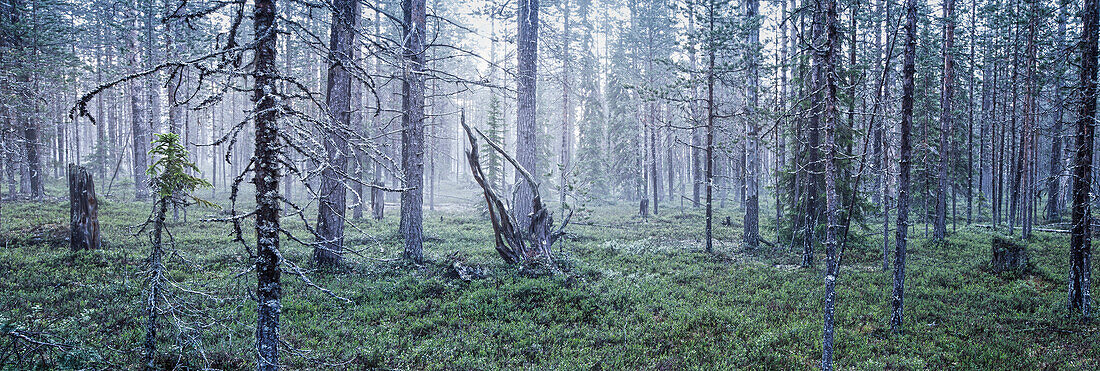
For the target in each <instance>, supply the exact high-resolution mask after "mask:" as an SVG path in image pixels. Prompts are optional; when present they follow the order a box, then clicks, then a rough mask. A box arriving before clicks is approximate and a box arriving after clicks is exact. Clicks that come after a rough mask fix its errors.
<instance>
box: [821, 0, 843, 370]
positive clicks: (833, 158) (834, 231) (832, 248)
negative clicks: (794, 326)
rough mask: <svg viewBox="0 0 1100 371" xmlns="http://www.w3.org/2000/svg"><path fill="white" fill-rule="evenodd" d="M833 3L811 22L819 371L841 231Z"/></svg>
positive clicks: (827, 353) (829, 349) (829, 365)
mask: <svg viewBox="0 0 1100 371" xmlns="http://www.w3.org/2000/svg"><path fill="white" fill-rule="evenodd" d="M836 7H837V5H836V0H819V1H818V3H817V9H816V13H817V14H816V15H815V17H814V18H815V22H814V28H815V29H814V65H815V66H816V69H817V71H816V73H815V75H814V80H815V81H814V87H815V88H816V90H818V91H819V92H820V93H821V94H822V100H821V107H820V108H819V109H815V110H814V112H815V114H816V115H820V120H819V121H820V122H821V128H822V133H823V134H824V138H822V139H823V142H822V144H823V146H822V152H823V154H824V157H823V158H822V160H823V162H824V163H823V164H822V165H823V167H824V170H825V172H824V178H825V223H826V224H825V244H824V248H825V310H824V312H825V314H824V326H823V327H824V331H823V332H824V334H823V336H822V341H821V348H822V354H821V369H822V370H832V369H833V334H834V330H835V329H834V322H835V318H834V317H835V315H836V281H837V277H838V276H839V274H840V272H839V270H840V253H839V251H838V249H837V245H838V238H839V234H840V231H841V228H842V225H841V223H840V213H841V208H842V205H841V203H840V197H839V195H838V194H837V179H836V178H837V176H838V175H839V170H838V169H837V152H838V150H837V144H836V136H837V125H838V116H839V115H838V112H837V74H836V64H837V62H836V59H837V52H836V49H837V48H838V45H839V44H840V36H839V35H840V33H839V31H838V30H837V24H836V23H837V9H836Z"/></svg>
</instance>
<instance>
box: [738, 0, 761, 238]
mask: <svg viewBox="0 0 1100 371" xmlns="http://www.w3.org/2000/svg"><path fill="white" fill-rule="evenodd" d="M745 7H746V12H745V16H746V17H747V18H748V21H749V22H750V24H751V26H750V28H749V34H748V37H747V38H748V40H746V41H747V43H748V51H747V53H748V55H747V57H748V78H749V86H748V88H749V89H748V102H747V104H748V107H747V108H746V110H745V111H746V112H745V114H746V117H747V118H748V128H747V129H748V133H747V134H746V138H745V139H746V140H745V222H744V232H743V233H742V237H741V238H742V244H743V245H744V246H745V249H746V250H748V251H755V250H756V248H757V247H758V245H759V241H760V176H759V173H760V153H759V152H760V125H759V123H758V122H759V121H758V120H759V118H758V117H757V116H756V107H757V104H758V103H759V99H760V98H759V93H758V92H759V90H760V76H759V73H758V71H757V51H756V50H757V44H759V42H760V23H759V21H758V20H757V17H758V16H759V11H760V2H759V0H746V4H745Z"/></svg>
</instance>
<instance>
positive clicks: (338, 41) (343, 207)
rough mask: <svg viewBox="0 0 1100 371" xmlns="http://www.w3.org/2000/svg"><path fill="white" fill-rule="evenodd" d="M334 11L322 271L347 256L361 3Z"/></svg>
mask: <svg viewBox="0 0 1100 371" xmlns="http://www.w3.org/2000/svg"><path fill="white" fill-rule="evenodd" d="M332 9H333V10H332V30H331V33H330V38H329V68H328V83H327V85H326V94H325V96H326V104H327V105H328V115H329V120H328V121H329V123H328V126H327V127H325V130H323V133H322V135H324V138H323V139H322V140H323V141H324V147H325V155H326V159H327V161H328V163H327V164H325V166H324V167H323V168H322V170H321V190H320V195H319V196H320V199H319V200H318V206H317V244H316V245H314V248H313V263H314V264H316V265H318V266H321V267H335V266H337V265H339V264H340V260H341V258H342V256H343V253H344V217H345V214H346V211H347V188H346V187H345V186H344V180H345V179H346V178H347V176H346V173H347V165H348V157H350V156H351V155H352V152H351V151H350V150H351V148H350V147H349V146H348V141H347V136H348V135H349V133H352V132H353V131H352V130H351V129H352V127H351V114H352V110H353V108H352V106H351V95H352V82H353V81H354V80H353V79H352V77H351V72H350V71H348V68H347V67H345V66H351V65H353V64H354V63H355V61H354V57H355V51H354V50H355V48H358V47H359V45H358V44H356V41H355V39H356V36H355V33H356V32H357V30H356V29H357V28H358V26H359V2H358V1H357V0H336V1H335V2H334V3H333V8H332ZM354 109H358V107H355V108H354Z"/></svg>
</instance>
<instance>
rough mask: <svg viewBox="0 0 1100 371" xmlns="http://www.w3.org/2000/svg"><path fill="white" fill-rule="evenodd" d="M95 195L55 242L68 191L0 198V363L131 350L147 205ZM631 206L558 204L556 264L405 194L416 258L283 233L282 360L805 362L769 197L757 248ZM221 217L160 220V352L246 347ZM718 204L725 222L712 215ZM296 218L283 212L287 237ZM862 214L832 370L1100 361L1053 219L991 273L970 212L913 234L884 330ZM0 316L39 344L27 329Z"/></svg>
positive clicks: (381, 236) (363, 238)
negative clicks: (32, 199) (325, 259)
mask: <svg viewBox="0 0 1100 371" xmlns="http://www.w3.org/2000/svg"><path fill="white" fill-rule="evenodd" d="M100 206H101V209H100V216H101V225H102V230H103V242H104V243H103V249H102V250H98V251H90V252H79V253H73V252H70V251H69V250H68V248H67V246H66V245H65V244H64V241H63V239H64V238H65V236H64V228H65V223H66V222H67V218H68V216H67V212H68V206H67V204H65V203H62V202H59V201H54V202H47V203H17V204H4V205H3V210H2V212H3V217H2V221H3V225H2V226H0V228H2V229H0V237H2V239H3V247H2V248H0V327H2V329H3V331H4V333H5V335H3V337H0V352H5V351H6V352H7V353H0V357H4V356H6V357H8V358H5V359H3V360H0V361H3V362H4V364H5V365H4V366H0V368H6V369H27V368H42V369H54V368H74V369H76V368H93V367H94V368H104V367H106V368H134V367H136V365H137V363H138V361H139V359H140V354H139V349H140V345H141V341H142V336H143V334H144V332H143V328H142V326H143V320H144V313H143V303H144V301H143V299H144V296H143V292H144V275H143V268H144V265H143V259H144V258H145V256H146V254H147V251H148V246H149V243H148V236H147V235H148V233H147V231H145V232H141V231H140V230H139V229H138V228H135V227H134V226H136V225H139V224H141V222H142V221H143V220H144V218H145V216H146V215H148V212H149V207H150V206H149V205H145V204H136V203H119V202H108V201H104V202H102V203H101V205H100ZM391 211H392V210H391ZM635 211H636V209H634V208H632V207H629V206H627V205H622V206H615V207H612V206H608V207H600V208H596V209H593V210H588V213H587V216H585V217H581V218H578V219H577V220H578V224H575V225H572V226H571V227H570V228H569V231H570V235H569V236H568V237H567V238H566V239H565V240H563V242H562V243H560V246H559V247H558V248H560V251H558V252H557V253H558V256H559V257H560V258H561V259H562V261H563V267H565V268H566V269H567V271H568V273H567V274H564V275H557V276H540V277H529V276H527V275H524V274H521V273H520V272H518V271H517V270H515V269H513V268H510V267H507V266H504V265H503V264H502V263H501V262H500V259H499V257H498V256H497V255H496V253H495V251H494V250H493V247H492V234H491V229H490V228H489V225H488V222H487V221H486V219H484V218H483V217H480V216H478V215H477V213H476V212H462V213H459V212H428V213H427V214H426V216H425V223H426V224H425V227H424V230H425V234H426V237H427V241H426V243H425V250H426V252H427V255H428V257H429V258H430V260H431V262H429V263H427V264H425V265H423V266H414V265H410V264H407V263H404V262H402V261H399V260H394V258H396V257H398V256H400V249H401V246H402V242H401V238H400V236H399V235H397V233H396V229H397V228H396V224H397V218H396V217H395V216H392V215H388V216H387V218H386V219H385V220H383V221H373V220H360V221H355V223H354V225H352V226H349V227H348V233H349V236H348V238H347V244H348V245H349V246H350V247H351V248H352V249H354V252H353V253H349V254H347V255H346V259H345V264H344V265H343V266H342V267H341V268H339V269H338V270H337V271H330V272H314V271H311V270H310V265H309V264H308V260H309V257H310V254H311V251H310V250H309V247H307V246H303V245H301V244H299V243H295V242H288V241H284V245H283V250H284V251H283V253H284V255H285V256H286V258H287V259H289V260H290V261H291V262H294V263H296V264H297V266H299V267H300V268H301V269H302V270H303V271H304V272H305V276H306V277H308V278H309V279H310V282H311V283H312V284H309V283H306V282H305V281H304V280H302V279H301V278H299V277H298V276H297V275H296V274H295V273H293V272H294V271H293V269H290V268H288V271H287V272H286V273H284V274H283V282H284V283H285V286H284V299H283V314H282V324H283V325H282V328H281V334H282V337H283V339H284V340H285V341H286V343H287V344H288V345H289V346H290V347H291V348H285V349H283V352H282V357H283V359H282V361H283V362H284V363H285V364H286V365H287V366H288V368H291V369H301V368H337V369H344V368H352V369H371V368H382V369H391V368H392V369H418V370H419V369H566V370H570V369H579V370H613V369H742V368H748V369H807V368H812V367H814V366H815V365H816V364H817V363H818V362H819V358H820V353H821V349H820V347H821V345H820V343H821V335H822V332H821V318H822V297H823V295H822V287H823V279H822V277H821V276H822V274H821V263H820V261H821V260H822V259H823V257H822V256H821V254H820V248H819V249H818V250H819V254H818V255H817V257H816V261H817V263H818V265H817V266H816V267H814V268H810V269H803V268H799V267H798V266H797V265H796V264H798V263H799V261H800V259H799V256H798V254H797V253H792V252H789V251H788V250H789V248H790V242H789V241H781V240H778V238H777V236H775V235H774V233H773V232H772V231H774V230H775V228H774V217H773V216H765V217H764V218H762V222H763V224H764V225H763V226H762V228H761V230H762V231H764V236H763V237H764V239H765V240H767V241H769V242H770V243H772V244H773V245H774V246H766V245H761V248H760V250H759V251H755V252H747V251H744V250H743V249H742V247H741V243H740V218H741V217H740V214H739V213H738V212H736V211H735V210H718V212H717V213H716V218H715V219H716V220H715V237H716V239H717V241H716V244H715V247H716V251H715V252H714V253H713V254H710V253H707V252H705V251H704V247H703V241H702V225H703V217H702V213H701V212H700V210H698V209H692V208H690V207H688V208H678V207H671V208H666V209H664V210H662V213H661V214H659V215H657V216H651V217H650V218H649V219H648V220H643V219H640V218H638V217H637V216H636V215H635ZM310 215H311V214H307V217H306V219H307V220H312V219H313V218H314V217H313V216H310ZM349 215H350V213H349ZM226 216H228V214H227V212H226V211H225V210H198V209H195V210H191V211H190V212H189V214H188V221H187V222H186V223H184V222H182V220H180V221H174V222H171V221H170V223H169V228H170V230H171V231H172V236H173V241H174V244H173V246H174V247H173V249H174V251H175V252H174V253H173V254H171V256H170V257H169V260H168V266H169V269H170V272H169V277H170V279H171V280H172V282H174V283H175V284H174V285H173V287H174V289H173V290H170V291H171V295H172V298H173V299H170V300H169V301H170V302H172V303H176V304H178V305H180V306H181V308H183V307H186V309H187V310H188V312H186V314H181V315H178V316H175V317H173V316H169V317H168V320H167V321H165V322H164V323H163V326H164V327H163V329H164V330H163V331H162V337H161V339H160V340H161V341H160V345H159V347H158V348H159V349H160V350H161V353H162V357H161V359H160V362H161V365H162V366H163V367H165V368H174V367H179V368H189V369H195V368H202V367H212V368H218V369H247V368H252V367H254V356H253V354H254V353H253V352H252V349H251V347H252V344H253V334H252V328H253V326H254V323H255V322H254V321H255V317H254V313H253V312H254V309H255V304H254V303H253V302H252V301H251V299H250V297H251V292H252V290H254V285H255V277H254V275H253V273H252V272H251V271H249V266H248V261H249V258H248V256H249V250H248V246H250V241H251V234H252V233H251V229H250V228H251V227H250V226H249V225H243V227H244V232H245V233H244V235H243V237H245V239H246V241H245V243H244V244H241V243H240V242H235V241H234V236H233V233H232V231H233V228H232V227H231V226H230V225H228V224H226V223H224V222H218V221H209V220H205V219H212V218H224V217H226ZM726 216H730V217H731V221H732V222H733V223H732V224H733V225H731V226H726V225H723V224H721V222H722V221H724V219H725V217H726ZM296 219H297V218H295V217H289V218H286V219H285V220H286V222H287V225H288V227H289V228H290V229H291V230H293V231H296V235H297V236H299V237H301V238H303V239H306V240H308V238H306V234H305V232H304V230H303V226H302V223H301V222H300V221H295V220H296ZM170 220H171V218H170ZM204 220H205V221H204ZM880 227H881V224H878V225H876V224H873V223H872V224H869V228H868V229H863V228H860V229H859V230H856V229H853V231H852V232H851V234H850V236H849V243H848V246H846V247H845V251H844V257H843V266H842V268H841V277H840V281H839V285H838V287H837V291H838V304H837V325H836V326H837V334H836V343H837V353H836V363H837V364H838V365H839V367H840V368H842V369H885V368H891V369H933V368H948V369H1042V368H1056V369H1089V368H1097V367H1100V363H1098V361H1097V357H1098V354H1097V351H1096V350H1094V349H1093V347H1092V344H1093V343H1094V342H1095V340H1097V339H1096V337H1097V336H1096V335H1095V334H1097V328H1096V326H1095V325H1094V324H1086V323H1081V322H1080V321H1079V320H1077V319H1076V317H1073V316H1071V315H1070V314H1069V313H1068V312H1067V311H1066V310H1065V308H1064V307H1065V300H1066V299H1065V282H1064V281H1065V276H1066V268H1067V266H1068V256H1067V250H1068V248H1067V244H1068V236H1067V235H1060V234H1047V233H1036V235H1035V236H1034V237H1033V238H1032V239H1031V240H1029V241H1026V244H1027V246H1028V248H1029V250H1030V251H1029V252H1030V253H1031V263H1032V266H1031V268H1030V270H1029V272H1028V273H1026V274H1023V275H1019V274H1007V275H994V274H991V273H989V272H988V269H987V265H988V261H989V251H990V249H989V243H990V238H991V236H992V234H991V233H992V232H991V231H989V230H984V229H979V228H976V227H973V228H964V227H961V226H960V228H959V229H958V231H957V232H954V233H952V234H951V235H950V237H949V239H948V240H947V241H946V242H943V243H930V242H927V241H925V240H924V239H921V238H919V237H921V236H922V234H920V233H916V232H914V233H913V234H914V235H916V236H917V237H918V238H915V239H913V240H911V241H910V244H909V246H910V248H909V252H910V253H909V270H908V281H907V293H908V294H907V296H906V308H905V309H906V327H905V330H906V331H905V334H904V335H900V336H899V335H890V334H889V333H888V332H889V331H888V325H887V321H888V319H889V315H890V298H889V297H890V283H891V280H892V276H891V275H890V274H889V273H885V272H883V270H882V256H881V251H882V250H881V249H882V248H881V246H882V245H881V244H882V241H881V235H880V233H881V232H879V231H878V230H877V228H880ZM58 228H61V229H60V232H59V229H58ZM914 229H916V228H914ZM139 232H140V233H139ZM135 233H136V235H135ZM769 233H771V234H769ZM890 237H891V241H890V247H891V251H892V250H893V241H892V238H893V235H892V232H891V235H890ZM59 238H60V239H59ZM455 259H460V260H463V261H464V262H466V264H472V265H480V266H483V267H485V268H486V269H487V271H488V272H489V274H488V277H487V278H485V279H480V280H473V281H470V282H465V281H462V280H460V279H457V278H456V277H454V275H452V274H451V268H450V262H452V261H454V260H455ZM891 259H892V258H891ZM891 262H892V260H891ZM314 285H315V286H314ZM318 288H324V289H326V290H330V291H331V293H332V295H329V294H327V293H325V292H322V291H321V290H320V289H318ZM345 299H346V300H345ZM12 333H19V334H29V335H30V337H31V338H33V339H35V340H36V341H40V342H48V343H51V344H56V346H54V345H43V346H37V347H35V346H30V345H28V343H26V342H25V341H23V340H19V339H17V338H16V337H14V336H12V335H11V334H12ZM13 342H14V344H13ZM13 349H15V350H22V351H25V352H24V353H20V354H16V353H14V352H15V351H14V350H13ZM20 361H21V362H22V363H17V362H20Z"/></svg>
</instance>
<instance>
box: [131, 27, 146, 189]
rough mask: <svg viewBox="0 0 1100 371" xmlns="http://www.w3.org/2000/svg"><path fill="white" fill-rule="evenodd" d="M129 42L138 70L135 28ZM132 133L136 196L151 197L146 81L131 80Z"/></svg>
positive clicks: (139, 62)
mask: <svg viewBox="0 0 1100 371" xmlns="http://www.w3.org/2000/svg"><path fill="white" fill-rule="evenodd" d="M133 14H134V16H133V18H134V21H135V23H136V21H137V12H134V13H133ZM128 36H129V40H128V41H129V44H130V48H131V52H130V56H129V59H130V60H129V64H130V66H131V72H138V68H139V66H140V65H141V63H142V62H141V54H140V53H141V52H140V50H139V49H140V48H139V47H138V43H137V40H138V35H137V31H136V30H133V31H131V32H130V33H129V35H128ZM128 84H129V85H130V135H131V140H132V141H133V147H131V148H132V149H133V150H132V151H131V153H132V154H133V162H132V167H131V169H130V170H131V172H132V173H133V177H134V198H136V199H138V200H144V199H145V198H146V197H149V177H148V175H146V174H145V169H146V168H148V167H149V158H148V157H149V133H148V130H146V129H147V127H148V126H147V125H148V122H147V121H146V119H147V118H146V111H145V110H144V109H143V107H142V98H144V97H145V93H144V90H145V89H144V88H145V86H144V83H142V82H140V81H137V80H136V79H135V80H130V81H129V83H128Z"/></svg>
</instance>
